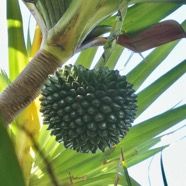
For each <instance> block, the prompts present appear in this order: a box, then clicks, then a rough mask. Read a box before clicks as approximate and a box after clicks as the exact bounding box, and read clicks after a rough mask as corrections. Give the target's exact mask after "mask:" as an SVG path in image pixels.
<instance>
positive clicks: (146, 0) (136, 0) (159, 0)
mask: <svg viewBox="0 0 186 186" xmlns="http://www.w3.org/2000/svg"><path fill="white" fill-rule="evenodd" d="M167 2H168V3H170V2H172V3H178V4H179V3H182V4H185V3H186V2H185V0H131V1H130V3H131V4H133V3H167Z"/></svg>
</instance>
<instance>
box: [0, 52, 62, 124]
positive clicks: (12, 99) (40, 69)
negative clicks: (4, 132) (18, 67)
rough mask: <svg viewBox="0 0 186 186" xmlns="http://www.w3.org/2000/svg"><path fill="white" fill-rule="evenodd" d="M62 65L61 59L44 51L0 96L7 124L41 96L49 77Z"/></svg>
mask: <svg viewBox="0 0 186 186" xmlns="http://www.w3.org/2000/svg"><path fill="white" fill-rule="evenodd" d="M60 65H61V61H60V60H59V59H57V58H56V57H55V56H53V55H52V54H50V53H49V52H47V51H46V50H43V49H42V50H40V51H39V52H38V53H37V55H36V56H35V57H34V58H33V59H32V60H31V61H30V62H29V64H28V65H27V66H26V68H25V69H24V70H23V71H22V72H21V73H20V74H19V76H18V77H17V78H16V79H15V81H13V82H12V83H11V84H10V85H9V86H8V87H7V88H6V89H5V90H4V91H3V92H2V93H1V94H0V114H1V117H2V118H3V119H4V121H5V122H6V123H7V124H9V123H11V122H12V121H13V120H14V119H15V118H16V117H17V115H18V114H19V113H20V112H21V111H22V110H23V109H24V108H26V107H27V106H28V105H29V104H30V103H31V102H32V101H33V100H34V99H35V98H36V97H37V96H38V95H39V93H40V89H41V88H42V85H43V83H44V82H45V81H46V80H47V78H48V75H49V74H51V73H54V71H55V70H56V69H57V67H59V66H60Z"/></svg>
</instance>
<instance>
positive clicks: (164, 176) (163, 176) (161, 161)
mask: <svg viewBox="0 0 186 186" xmlns="http://www.w3.org/2000/svg"><path fill="white" fill-rule="evenodd" d="M160 167H161V174H162V178H163V184H164V186H168V183H167V178H166V173H165V169H164V163H163V154H162V152H161V156H160Z"/></svg>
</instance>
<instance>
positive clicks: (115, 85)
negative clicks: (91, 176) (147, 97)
mask: <svg viewBox="0 0 186 186" xmlns="http://www.w3.org/2000/svg"><path fill="white" fill-rule="evenodd" d="M41 94H42V97H41V98H40V101H41V109H40V111H41V112H42V113H43V117H44V123H45V124H48V125H49V126H48V129H50V130H51V134H52V135H55V136H56V140H57V141H58V142H64V146H65V147H66V148H70V149H74V150H76V151H78V152H90V151H91V152H92V153H95V152H96V151H97V150H98V149H100V150H101V151H104V150H105V148H107V147H109V148H111V147H112V146H113V145H115V144H117V143H119V141H120V140H121V139H123V138H124V136H125V135H126V133H127V132H128V130H129V127H131V123H132V122H133V120H134V118H135V114H136V108H137V106H136V95H135V94H134V90H133V89H132V85H131V84H130V83H128V82H127V81H126V77H125V76H121V75H120V74H119V72H118V71H117V70H109V69H108V68H100V69H99V70H94V69H93V70H88V69H85V68H84V67H82V66H72V65H70V66H65V67H64V68H62V69H58V70H57V71H56V72H55V74H54V75H51V76H49V80H48V81H47V82H46V83H45V84H44V88H43V90H42V92H41Z"/></svg>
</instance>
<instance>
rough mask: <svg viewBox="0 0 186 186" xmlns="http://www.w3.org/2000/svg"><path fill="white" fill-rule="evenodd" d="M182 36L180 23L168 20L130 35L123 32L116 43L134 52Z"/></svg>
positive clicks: (183, 32)
mask: <svg viewBox="0 0 186 186" xmlns="http://www.w3.org/2000/svg"><path fill="white" fill-rule="evenodd" d="M184 37H186V33H185V31H184V30H183V29H182V27H181V25H180V24H179V23H177V22H176V21H173V20H169V21H164V22H161V23H158V24H156V25H153V26H152V27H150V28H148V29H146V30H144V31H142V32H141V33H139V34H137V35H133V36H132V37H127V36H126V35H125V34H123V35H120V36H119V38H118V44H120V45H122V46H124V47H126V48H129V49H130V50H132V51H134V52H143V51H145V50H148V49H151V48H154V47H157V46H160V45H163V44H166V43H168V42H171V41H174V40H176V39H181V38H184Z"/></svg>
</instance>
